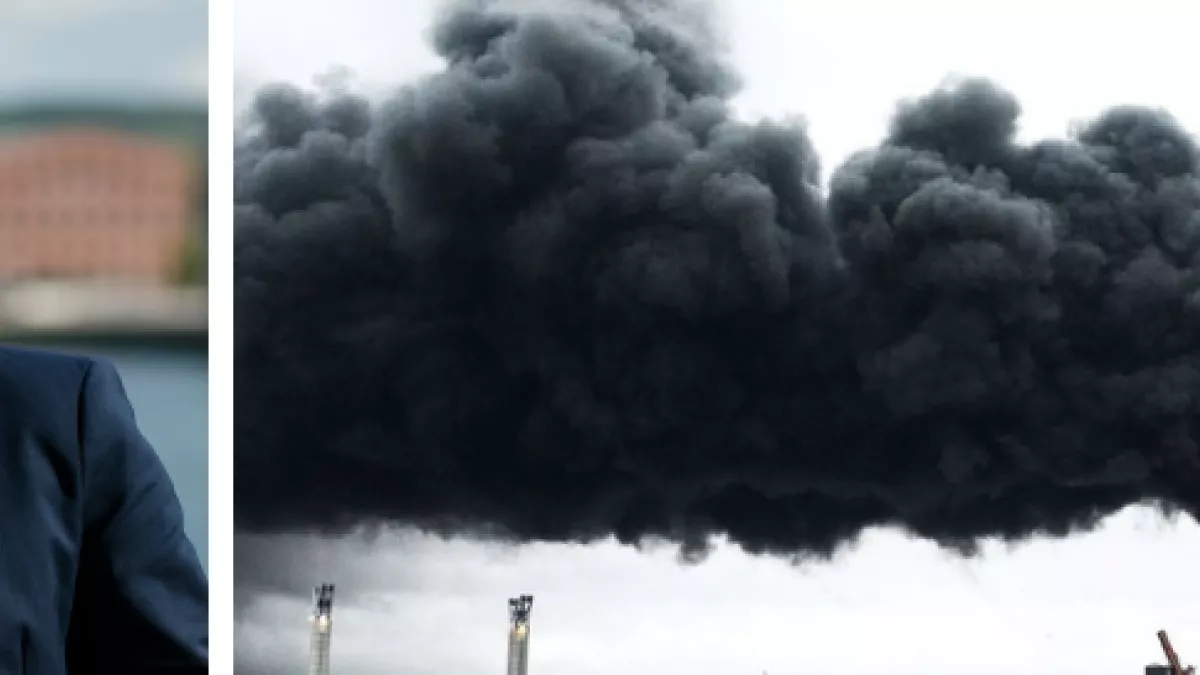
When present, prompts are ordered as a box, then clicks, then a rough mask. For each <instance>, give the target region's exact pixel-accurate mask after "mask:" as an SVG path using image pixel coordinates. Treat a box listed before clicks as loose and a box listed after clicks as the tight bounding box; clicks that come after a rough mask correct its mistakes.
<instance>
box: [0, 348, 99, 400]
mask: <svg viewBox="0 0 1200 675" xmlns="http://www.w3.org/2000/svg"><path fill="white" fill-rule="evenodd" d="M95 363H96V360H95V359H93V358H91V357H87V356H79V355H74V354H65V353H60V352H52V351H45V350H41V349H32V348H28V347H14V346H5V345H0V402H6V403H7V404H8V405H9V406H16V407H21V405H20V404H21V403H28V404H31V406H32V408H33V409H39V408H42V407H43V406H45V405H46V404H53V402H54V401H57V400H63V401H68V402H71V403H72V404H73V403H74V402H75V401H76V400H78V398H79V391H80V386H81V383H82V382H83V380H84V377H85V376H86V375H87V373H88V371H89V370H90V369H91V368H92V367H93V366H94V365H95Z"/></svg>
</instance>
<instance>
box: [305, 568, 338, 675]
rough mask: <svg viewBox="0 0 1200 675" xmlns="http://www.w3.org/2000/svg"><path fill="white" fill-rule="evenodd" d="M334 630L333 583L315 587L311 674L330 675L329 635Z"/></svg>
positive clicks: (309, 669) (309, 671)
mask: <svg viewBox="0 0 1200 675" xmlns="http://www.w3.org/2000/svg"><path fill="white" fill-rule="evenodd" d="M332 632H333V584H319V585H317V586H315V587H314V588H313V613H312V638H311V641H310V647H309V649H310V661H309V668H308V674H309V675H329V636H330V633H332Z"/></svg>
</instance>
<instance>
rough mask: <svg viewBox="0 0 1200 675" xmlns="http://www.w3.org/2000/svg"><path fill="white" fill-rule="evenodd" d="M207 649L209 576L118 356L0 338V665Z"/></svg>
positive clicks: (196, 669) (84, 663)
mask: <svg viewBox="0 0 1200 675" xmlns="http://www.w3.org/2000/svg"><path fill="white" fill-rule="evenodd" d="M207 662H208V581H207V579H206V578H205V574H204V570H203V568H202V567H201V565H200V561H199V559H198V557H197V555H196V551H195V548H193V546H192V543H191V542H190V541H189V540H188V539H187V536H186V535H185V534H184V531H183V512H182V509H181V507H180V504H179V499H178V498H177V497H176V495H175V487H174V485H173V484H172V483H171V479H170V478H169V477H168V476H167V472H166V470H165V469H164V468H163V465H162V462H161V461H160V460H159V458H158V456H157V455H156V454H155V452H154V450H153V449H152V448H151V447H150V445H149V444H148V443H147V442H146V440H145V439H144V438H143V437H142V435H141V433H139V432H138V428H137V424H136V422H135V421H134V415H133V410H132V408H131V407H130V404H129V399H128V398H127V397H126V395H125V390H124V387H123V386H122V384H121V380H120V378H119V377H118V375H117V372H116V370H115V369H114V368H113V367H112V366H111V365H109V364H107V363H105V362H103V361H99V360H94V359H88V358H83V357H75V356H60V355H55V354H47V353H42V352H37V351H30V350H23V349H14V348H8V347H0V674H2V675H65V674H69V675H83V674H85V673H96V674H97V675H101V674H109V673H111V674H112V675H118V674H120V675H129V674H138V675H141V674H148V673H205V672H207V671H208V666H207Z"/></svg>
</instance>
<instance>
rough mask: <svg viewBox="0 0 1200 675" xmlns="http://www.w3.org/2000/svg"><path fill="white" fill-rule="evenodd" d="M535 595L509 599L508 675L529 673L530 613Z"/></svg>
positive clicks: (525, 674)
mask: <svg viewBox="0 0 1200 675" xmlns="http://www.w3.org/2000/svg"><path fill="white" fill-rule="evenodd" d="M532 610H533V596H532V595H522V596H520V597H516V598H509V600H508V623H509V626H508V675H527V673H528V671H529V613H530V612H531V611H532Z"/></svg>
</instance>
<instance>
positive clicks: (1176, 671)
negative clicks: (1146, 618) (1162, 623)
mask: <svg viewBox="0 0 1200 675" xmlns="http://www.w3.org/2000/svg"><path fill="white" fill-rule="evenodd" d="M1158 643H1159V644H1161V645H1162V650H1163V653H1164V654H1166V655H1167V664H1168V665H1169V666H1170V669H1171V675H1196V667H1195V666H1188V667H1186V668H1184V667H1183V666H1182V665H1181V664H1180V662H1179V655H1178V654H1176V653H1175V649H1174V648H1173V647H1172V646H1171V641H1170V640H1169V639H1168V638H1167V631H1165V630H1160V631H1158Z"/></svg>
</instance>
